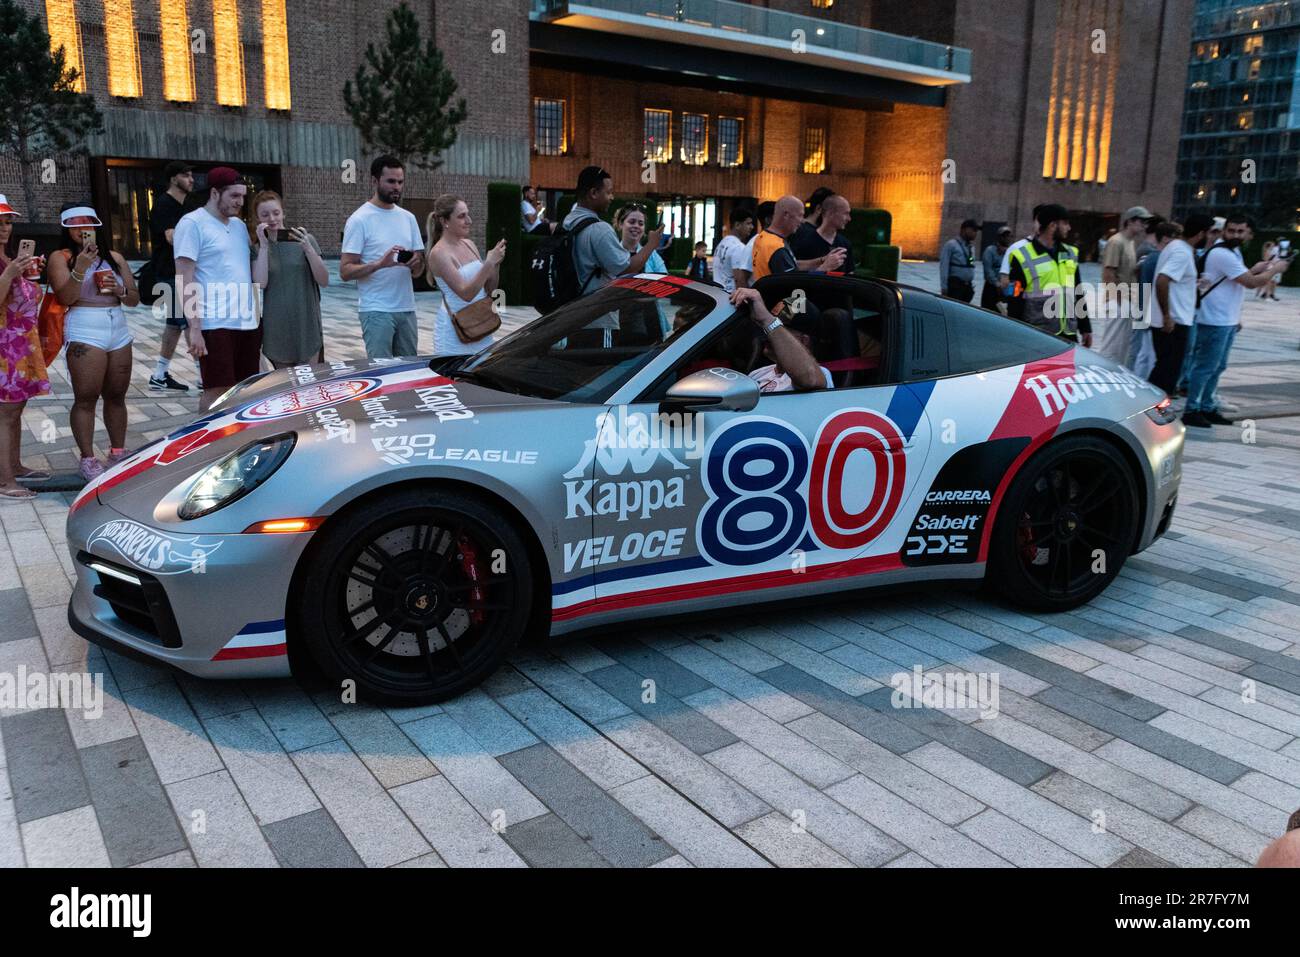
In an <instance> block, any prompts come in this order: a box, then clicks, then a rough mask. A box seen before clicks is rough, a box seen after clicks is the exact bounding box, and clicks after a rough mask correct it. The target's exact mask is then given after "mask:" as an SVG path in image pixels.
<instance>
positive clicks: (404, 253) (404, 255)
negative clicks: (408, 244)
mask: <svg viewBox="0 0 1300 957" xmlns="http://www.w3.org/2000/svg"><path fill="white" fill-rule="evenodd" d="M414 255H415V252H414V251H413V250H410V249H403V250H401V251H399V252H398V254H397V261H398V262H399V263H409V262H410V261H411V257H412V256H414Z"/></svg>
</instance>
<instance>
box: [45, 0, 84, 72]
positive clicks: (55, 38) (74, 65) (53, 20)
mask: <svg viewBox="0 0 1300 957" xmlns="http://www.w3.org/2000/svg"><path fill="white" fill-rule="evenodd" d="M45 25H46V29H47V30H48V31H49V34H50V52H51V53H58V52H59V47H63V65H64V66H65V67H66V68H67V69H69V70H76V71H77V79H76V80H75V81H74V82H73V84H72V88H73V89H74V90H76V91H77V92H78V93H85V92H86V64H85V62H84V61H83V60H82V59H81V27H80V26H78V25H77V6H76V3H75V2H74V0H45Z"/></svg>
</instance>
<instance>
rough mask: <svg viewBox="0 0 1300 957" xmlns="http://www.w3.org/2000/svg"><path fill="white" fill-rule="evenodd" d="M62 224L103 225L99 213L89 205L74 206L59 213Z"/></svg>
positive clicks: (60, 223)
mask: <svg viewBox="0 0 1300 957" xmlns="http://www.w3.org/2000/svg"><path fill="white" fill-rule="evenodd" d="M59 225H60V226H102V225H104V224H103V223H101V222H100V221H99V214H98V213H96V212H95V211H94V210H93V209H92V208H91V207H89V206H73V207H72V208H71V209H65V210H64V211H63V212H61V213H59Z"/></svg>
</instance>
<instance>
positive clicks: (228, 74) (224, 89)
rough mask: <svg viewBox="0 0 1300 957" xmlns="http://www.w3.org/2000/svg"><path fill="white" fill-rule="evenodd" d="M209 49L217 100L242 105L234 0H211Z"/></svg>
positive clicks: (241, 50) (241, 59) (241, 60)
mask: <svg viewBox="0 0 1300 957" xmlns="http://www.w3.org/2000/svg"><path fill="white" fill-rule="evenodd" d="M212 53H213V60H214V61H215V63H216V67H217V102H218V103H219V104H221V105H222V106H243V105H244V103H245V102H246V100H245V96H244V45H243V43H242V42H241V41H240V39H239V4H238V3H237V0H212Z"/></svg>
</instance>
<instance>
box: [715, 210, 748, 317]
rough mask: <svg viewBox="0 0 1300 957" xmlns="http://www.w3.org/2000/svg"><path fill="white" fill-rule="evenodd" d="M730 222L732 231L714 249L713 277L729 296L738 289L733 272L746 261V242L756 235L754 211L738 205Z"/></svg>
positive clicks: (732, 212)
mask: <svg viewBox="0 0 1300 957" xmlns="http://www.w3.org/2000/svg"><path fill="white" fill-rule="evenodd" d="M729 222H730V223H731V232H729V233H727V235H725V236H723V237H722V241H721V242H719V243H718V245H717V246H716V247H715V248H714V250H713V278H714V279H715V280H716V281H717V282H718V284H719V285H720V286H722V288H723V289H725V290H726V292H727V295H728V296H729V295H731V294H732V293H733V292H735V291H736V277H735V276H734V275H733V272H734V270H735V269H736V268H737V267H739V266H741V264H742V263H743V262H744V258H745V243H746V242H748V241H749V237H750V236H752V235H754V211H753V210H751V209H746V208H744V207H743V206H737V207H736V208H735V209H733V210H732V211H731V216H730V217H729Z"/></svg>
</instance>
